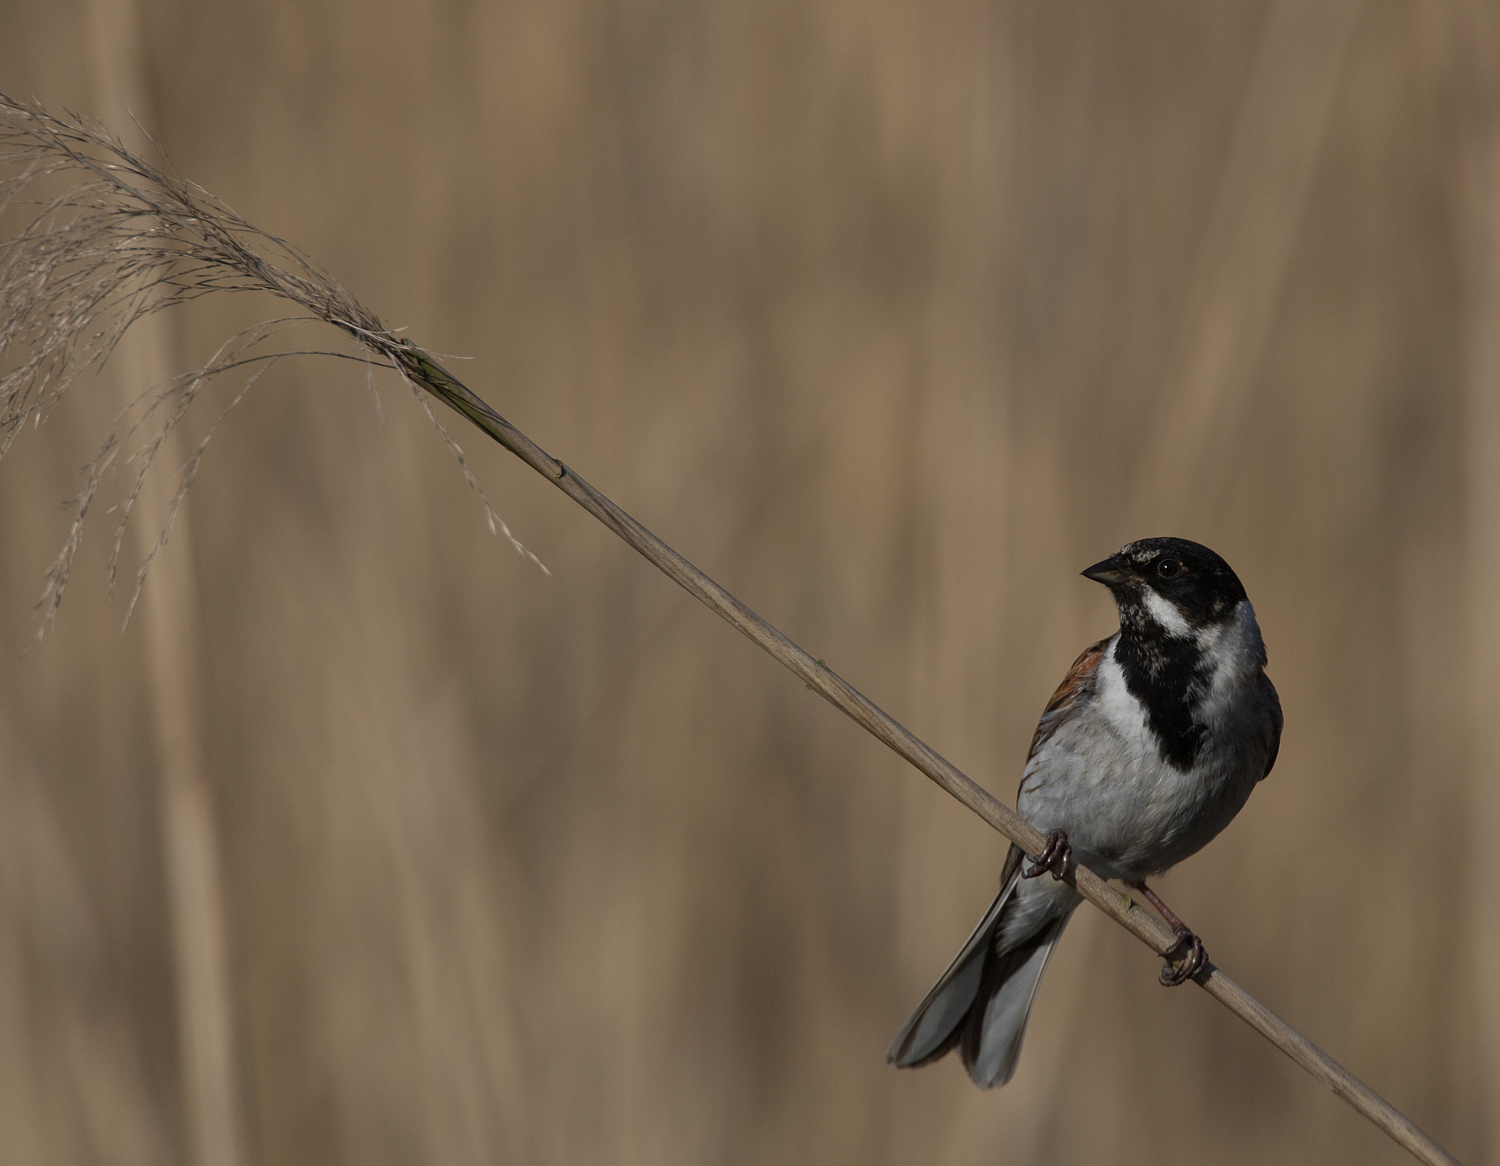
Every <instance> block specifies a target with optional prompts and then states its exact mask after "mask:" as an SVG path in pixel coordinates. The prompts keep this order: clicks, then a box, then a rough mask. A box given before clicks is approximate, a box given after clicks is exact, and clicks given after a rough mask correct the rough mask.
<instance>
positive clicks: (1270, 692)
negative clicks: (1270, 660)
mask: <svg viewBox="0 0 1500 1166" xmlns="http://www.w3.org/2000/svg"><path fill="white" fill-rule="evenodd" d="M1260 690H1261V694H1262V696H1263V698H1264V699H1265V701H1266V703H1267V704H1268V705H1269V706H1270V713H1271V751H1270V753H1269V754H1268V755H1267V756H1266V772H1265V773H1263V774H1261V775H1260V777H1261V780H1262V781H1264V780H1265V779H1266V778H1267V777H1268V776H1269V775H1270V773H1271V767H1272V766H1273V765H1275V764H1276V754H1278V753H1279V752H1281V724H1282V718H1281V697H1279V696H1277V695H1276V686H1275V685H1274V684H1272V683H1271V678H1270V677H1269V676H1267V675H1266V674H1265V673H1264V672H1262V673H1261V674H1260Z"/></svg>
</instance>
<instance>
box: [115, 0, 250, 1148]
mask: <svg viewBox="0 0 1500 1166" xmlns="http://www.w3.org/2000/svg"><path fill="white" fill-rule="evenodd" d="M87 17H88V28H89V34H90V35H89V45H90V50H91V52H90V57H91V61H92V64H93V67H94V78H95V80H94V91H95V100H96V101H97V102H98V103H99V105H100V107H101V109H103V110H107V111H108V112H109V114H111V115H113V116H116V117H122V118H124V117H131V116H135V117H143V116H144V115H145V111H146V109H147V108H148V106H147V100H148V99H147V97H146V93H145V86H144V85H143V84H142V81H141V34H140V12H139V11H138V8H137V5H136V3H135V2H134V0H90V3H89V5H88V13H87ZM131 129H133V130H134V132H133V133H132V132H131ZM125 132H126V133H127V134H129V135H130V137H131V139H132V140H133V142H134V144H136V145H137V146H138V147H139V146H140V145H144V144H145V142H144V139H145V134H144V133H142V132H141V130H140V128H139V126H134V127H131V128H130V129H127V130H126V131H125ZM169 324H170V317H168V316H164V315H153V316H150V317H148V318H146V319H143V320H140V321H139V322H138V323H137V325H136V327H135V328H133V329H132V330H131V331H130V332H129V333H128V334H127V335H125V336H124V337H123V338H122V342H121V345H120V349H119V351H118V353H117V357H118V359H117V361H116V365H115V369H116V373H117V376H116V380H117V381H118V383H119V386H120V392H121V395H122V397H123V400H122V401H121V404H122V406H128V404H129V402H130V401H131V400H133V399H136V398H138V397H140V396H142V395H143V394H146V393H149V392H150V390H151V389H152V387H153V386H155V385H157V384H160V383H162V382H163V381H164V380H165V379H166V378H167V376H168V370H169V369H170V367H171V356H170V354H171V345H172V337H171V335H170V333H169V330H168V329H169ZM179 445H180V442H179V437H178V434H177V433H176V432H171V433H167V434H165V435H164V436H163V440H162V444H161V446H160V452H161V453H163V454H165V455H166V457H167V459H168V461H169V462H179V461H181V459H182V454H181V451H180V449H179ZM171 508H173V501H172V496H171V493H170V489H169V485H168V483H167V482H165V481H164V480H163V479H162V478H161V477H160V476H159V475H151V476H149V477H147V478H145V479H144V480H143V481H142V482H141V483H140V486H139V495H138V497H137V499H136V518H137V521H136V522H135V523H133V524H131V531H130V532H131V536H132V538H131V542H132V546H133V548H134V550H135V552H136V556H137V557H138V558H139V559H141V560H145V559H147V558H148V557H150V556H152V555H153V554H154V553H155V550H156V547H155V545H154V542H153V540H154V539H155V538H156V537H157V532H158V531H161V530H162V529H163V528H164V527H165V526H166V522H167V515H168V513H169V510H170V509H171ZM174 533H175V535H176V539H177V553H176V554H175V555H173V556H171V557H170V558H166V559H163V560H162V561H161V562H160V563H158V564H157V571H156V578H155V579H154V581H153V584H152V587H151V590H150V591H148V592H146V593H144V595H143V599H144V603H143V605H142V609H141V623H142V625H143V626H142V628H141V631H142V632H143V633H144V639H145V647H146V652H145V659H144V660H143V661H142V665H141V667H142V671H143V672H144V673H145V676H144V679H145V682H146V683H145V689H146V691H147V692H148V693H149V694H150V706H151V713H152V729H153V733H154V738H155V740H154V744H155V748H156V754H157V757H158V758H159V775H158V780H157V790H156V793H157V813H158V815H159V817H160V821H161V835H162V839H163V843H164V846H163V849H164V851H165V859H166V863H165V866H166V875H167V892H168V893H167V903H168V908H169V911H170V917H171V921H172V946H173V954H174V956H175V973H176V982H175V985H174V987H175V991H174V995H175V997H176V1003H177V1046H178V1050H179V1055H180V1058H181V1064H182V1071H181V1074H180V1076H181V1089H182V1100H183V1111H184V1114H185V1115H186V1123H187V1128H188V1139H187V1141H188V1146H189V1151H188V1153H189V1161H191V1162H194V1163H196V1164H197V1166H245V1164H246V1163H247V1162H248V1161H249V1150H248V1142H247V1138H246V1130H245V1119H244V1112H243V1105H242V1094H241V1084H240V1074H239V1055H238V1052H237V1047H236V1046H237V1044H238V1041H237V1034H236V1025H235V1015H234V1004H233V1000H234V993H233V984H232V980H231V974H230V957H229V938H228V932H229V925H228V922H227V914H228V913H227V911H226V910H225V905H224V880H223V870H222V867H223V863H222V859H221V847H220V837H219V828H218V822H217V816H216V814H215V811H214V791H213V786H212V784H211V782H210V780H209V775H208V772H207V769H208V766H207V761H206V751H205V748H204V741H203V709H202V703H201V698H200V695H199V694H200V692H201V690H202V675H201V668H200V667H199V661H198V645H199V644H200V643H201V642H202V630H201V622H202V621H201V616H200V614H199V605H198V580H197V577H196V574H195V571H194V567H193V556H192V552H191V530H190V528H189V524H188V523H187V522H186V516H179V518H178V521H177V523H176V529H175V532H174Z"/></svg>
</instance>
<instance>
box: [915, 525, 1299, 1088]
mask: <svg viewBox="0 0 1500 1166" xmlns="http://www.w3.org/2000/svg"><path fill="white" fill-rule="evenodd" d="M1083 574H1084V576H1085V577H1086V578H1089V579H1093V580H1095V581H1097V582H1099V583H1103V584H1104V585H1105V586H1106V587H1108V588H1109V589H1110V592H1111V593H1112V594H1113V595H1114V598H1115V603H1116V605H1117V606H1118V607H1119V610H1120V630H1119V631H1118V632H1116V633H1115V634H1114V635H1112V636H1110V637H1109V638H1108V639H1106V640H1101V641H1099V643H1097V644H1095V645H1093V646H1092V647H1091V648H1089V649H1088V650H1087V651H1085V652H1084V653H1083V655H1081V656H1080V657H1078V659H1077V661H1076V662H1075V663H1074V664H1073V667H1072V669H1071V670H1070V671H1069V673H1068V675H1067V677H1066V678H1065V679H1064V680H1063V682H1062V684H1061V685H1060V686H1059V687H1058V689H1057V691H1056V692H1055V693H1054V694H1053V696H1052V699H1051V700H1050V701H1048V702H1047V707H1046V710H1045V711H1044V712H1043V713H1042V718H1041V721H1040V722H1038V724H1037V727H1036V735H1035V736H1034V737H1033V738H1032V741H1031V752H1030V753H1029V754H1028V756H1027V759H1026V768H1025V770H1024V771H1023V773H1022V776H1021V788H1020V791H1019V793H1018V794H1017V795H1016V810H1017V812H1018V813H1019V814H1020V815H1021V817H1023V818H1024V819H1026V821H1027V822H1029V823H1030V824H1031V825H1032V826H1034V827H1036V829H1037V830H1038V831H1040V832H1041V833H1042V834H1044V835H1046V838H1047V844H1046V847H1045V849H1043V851H1042V852H1041V854H1039V855H1038V856H1037V857H1036V859H1035V860H1034V861H1033V862H1032V863H1030V864H1029V865H1024V866H1023V860H1024V859H1025V855H1023V854H1022V852H1021V850H1020V848H1019V847H1016V846H1014V845H1013V846H1012V847H1011V848H1010V853H1009V855H1008V856H1007V858H1006V860H1005V866H1004V868H1003V871H1002V873H1001V876H1000V893H999V894H998V895H996V896H995V901H994V902H993V903H991V904H990V907H989V910H988V911H986V912H985V913H984V917H983V918H982V919H981V920H980V921H979V926H978V927H976V928H975V929H974V933H973V935H971V936H970V937H969V939H968V942H967V943H965V944H964V946H963V948H962V949H961V950H960V951H959V953H958V955H957V956H956V957H955V958H954V960H953V962H952V963H951V964H950V965H949V966H948V970H947V971H945V972H944V973H943V975H942V977H941V978H940V979H939V980H938V982H937V983H936V984H935V985H934V986H933V989H932V991H930V992H929V993H928V994H927V997H926V999H924V1000H923V1001H922V1003H921V1004H919V1005H918V1006H917V1009H916V1011H915V1012H913V1013H912V1015H911V1017H910V1019H908V1020H907V1022H906V1023H905V1024H904V1025H902V1026H901V1031H900V1032H898V1033H897V1034H896V1037H895V1039H894V1040H892V1041H891V1046H890V1048H889V1049H888V1050H887V1052H886V1060H887V1061H889V1062H890V1063H891V1064H893V1065H895V1066H897V1067H898V1068H903V1069H905V1068H913V1067H916V1066H919V1065H925V1064H928V1063H929V1062H931V1061H935V1060H937V1059H938V1058H939V1057H942V1056H944V1055H945V1054H946V1053H948V1052H949V1051H950V1050H952V1049H953V1048H954V1047H957V1048H958V1050H959V1054H960V1055H961V1056H962V1058H963V1062H964V1067H965V1068H966V1069H968V1071H969V1076H970V1077H971V1078H973V1080H974V1083H975V1084H976V1085H978V1086H980V1087H981V1088H984V1089H991V1088H994V1087H995V1086H998V1085H1004V1084H1005V1083H1006V1082H1007V1081H1009V1080H1010V1079H1011V1077H1012V1076H1013V1075H1014V1073H1015V1071H1016V1062H1017V1060H1018V1059H1019V1058H1020V1055H1021V1042H1022V1039H1023V1038H1024V1037H1025V1035H1026V1021H1027V1018H1028V1017H1029V1016H1030V1015H1031V1004H1032V1001H1033V1000H1034V999H1035V998H1036V990H1037V985H1038V984H1039V983H1040V982H1041V977H1042V972H1043V970H1044V969H1045V968H1046V966H1047V960H1048V958H1049V957H1050V956H1051V954H1052V949H1053V947H1054V946H1055V945H1056V944H1057V940H1058V938H1059V937H1060V936H1061V935H1062V932H1063V928H1064V927H1066V926H1067V923H1068V919H1069V918H1070V917H1071V915H1072V914H1073V909H1074V908H1075V907H1076V906H1078V904H1079V903H1080V902H1081V901H1082V900H1081V898H1080V897H1079V895H1078V892H1077V891H1075V890H1074V889H1073V888H1072V886H1070V885H1069V884H1068V883H1066V882H1064V881H1062V880H1063V876H1064V875H1065V874H1066V873H1067V870H1068V868H1069V865H1070V864H1071V863H1073V862H1074V861H1075V860H1076V861H1077V862H1080V863H1083V864H1084V865H1086V866H1088V867H1089V868H1090V869H1091V870H1093V871H1094V873H1096V874H1098V875H1099V876H1100V877H1101V878H1113V879H1121V880H1123V881H1124V882H1125V884H1126V885H1127V886H1130V887H1132V888H1134V889H1136V890H1138V891H1140V892H1141V893H1142V894H1143V895H1144V896H1145V897H1146V898H1147V899H1149V900H1150V901H1151V903H1152V904H1153V905H1154V906H1155V907H1156V909H1157V910H1158V911H1160V912H1161V914H1162V917H1163V918H1164V919H1165V920H1166V921H1167V923H1168V924H1169V925H1170V926H1171V927H1172V928H1173V930H1174V931H1176V933H1177V936H1178V943H1177V946H1176V947H1175V948H1174V949H1173V951H1172V952H1170V953H1168V954H1169V955H1171V956H1173V957H1174V958H1175V959H1176V960H1177V961H1178V962H1176V963H1175V965H1174V964H1171V963H1169V964H1168V965H1167V966H1165V967H1163V968H1162V982H1163V983H1164V984H1168V985H1176V984H1182V983H1186V982H1187V981H1188V980H1189V979H1191V978H1192V977H1193V976H1195V975H1197V974H1198V972H1199V971H1201V970H1202V968H1203V966H1204V964H1205V963H1206V962H1207V959H1208V957H1207V954H1206V953H1205V952H1204V950H1203V944H1202V941H1200V940H1199V939H1198V937H1197V936H1196V935H1194V934H1193V933H1192V932H1191V931H1190V930H1189V929H1188V928H1187V927H1186V925H1184V924H1183V922H1182V921H1181V920H1180V919H1178V918H1177V916H1176V915H1174V914H1173V913H1172V911H1171V910H1170V909H1169V908H1168V907H1167V905H1166V904H1165V903H1163V902H1162V901H1161V900H1160V899H1159V898H1157V896H1156V894H1155V893H1154V892H1153V891H1152V890H1151V889H1150V888H1149V887H1147V886H1146V881H1145V880H1146V878H1147V877H1148V876H1154V875H1159V874H1161V873H1163V872H1164V871H1167V870H1169V869H1170V868H1171V867H1173V866H1175V865H1176V864H1177V863H1179V862H1181V861H1182V860H1183V859H1185V858H1187V857H1188V856H1189V855H1191V854H1194V853H1196V852H1197V851H1198V850H1200V849H1201V848H1202V847H1203V846H1204V845H1206V844H1207V843H1208V842H1209V841H1210V840H1211V839H1212V838H1213V837H1214V836H1215V835H1216V834H1218V833H1219V831H1220V830H1222V829H1224V827H1225V826H1227V825H1228V824H1229V820H1230V819H1231V818H1233V817H1234V816H1235V814H1237V813H1239V811H1240V807H1242V806H1243V805H1244V804H1245V802H1246V800H1247V799H1248V798H1249V797H1250V791H1251V790H1253V789H1254V788H1255V784H1256V783H1257V782H1258V781H1260V779H1261V778H1263V777H1265V776H1266V774H1268V773H1269V772H1270V771H1271V766H1272V765H1274V764H1275V762H1276V751H1277V748H1278V746H1279V745H1280V742H1281V702H1280V700H1278V699H1277V696H1276V689H1275V687H1274V686H1273V685H1272V684H1271V681H1270V678H1269V677H1267V676H1266V674H1265V670H1264V669H1265V663H1266V650H1265V646H1264V644H1263V643H1262V642H1261V636H1260V626H1259V625H1258V624H1257V623H1256V622H1255V610H1254V609H1253V608H1252V607H1251V606H1250V600H1249V599H1248V598H1247V597H1246V595H1245V588H1244V587H1243V586H1242V585H1241V583H1240V581H1239V578H1238V577H1237V576H1236V575H1235V573H1234V572H1233V571H1232V570H1230V568H1229V564H1228V563H1226V562H1225V561H1224V560H1223V559H1221V558H1220V557H1219V556H1218V555H1216V554H1214V552H1213V551H1211V550H1209V549H1208V548H1207V547H1205V546H1200V545H1199V544H1198V543H1194V542H1188V541H1187V540H1186V539H1180V538H1149V539H1142V540H1140V541H1139V542H1133V543H1130V544H1128V545H1126V546H1125V547H1122V548H1121V549H1120V551H1119V552H1118V553H1117V554H1114V555H1111V556H1110V557H1109V558H1107V559H1105V560H1104V561H1103V562H1100V563H1095V564H1094V565H1093V566H1092V567H1090V568H1089V569H1088V570H1086V571H1084V572H1083ZM1048 872H1050V873H1051V874H1052V876H1053V877H1052V878H1051V879H1046V880H1042V879H1038V878H1037V876H1038V875H1041V874H1045V873H1048Z"/></svg>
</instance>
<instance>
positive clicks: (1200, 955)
mask: <svg viewBox="0 0 1500 1166" xmlns="http://www.w3.org/2000/svg"><path fill="white" fill-rule="evenodd" d="M1125 885H1126V886H1127V887H1133V888H1135V889H1136V890H1137V891H1140V893H1141V894H1143V895H1145V896H1146V898H1147V899H1148V900H1150V903H1151V905H1152V906H1153V907H1155V908H1156V910H1157V913H1158V914H1160V915H1161V917H1162V918H1163V919H1165V920H1166V921H1167V926H1168V927H1170V928H1171V929H1172V930H1173V931H1174V932H1175V933H1176V935H1177V942H1176V943H1174V944H1173V945H1172V946H1171V947H1169V948H1168V949H1167V951H1166V952H1165V955H1166V959H1167V962H1166V963H1164V964H1162V966H1161V982H1162V983H1163V984H1165V985H1166V986H1167V987H1168V988H1175V987H1177V985H1179V984H1186V983H1187V982H1188V981H1189V980H1191V979H1192V978H1193V977H1194V976H1196V975H1197V974H1198V973H1199V972H1201V971H1202V970H1203V967H1204V965H1205V964H1207V963H1208V952H1206V951H1204V950H1203V941H1202V940H1201V939H1199V938H1198V937H1197V936H1196V935H1194V934H1193V932H1192V929H1191V928H1190V927H1188V925H1187V924H1186V923H1184V922H1183V921H1182V920H1181V919H1179V918H1177V913H1176V912H1175V911H1173V910H1172V908H1170V907H1168V906H1167V905H1166V904H1165V903H1163V902H1162V901H1161V897H1160V896H1159V895H1157V893H1156V892H1155V891H1153V890H1152V889H1151V888H1150V887H1148V886H1147V885H1146V880H1145V879H1136V880H1134V881H1131V880H1129V879H1127V880H1126V881H1125ZM1184 949H1186V950H1185V951H1184ZM1179 953H1180V954H1181V955H1182V957H1183V958H1182V963H1181V964H1179V965H1177V966H1175V967H1174V966H1173V964H1172V960H1173V958H1174V957H1175V956H1176V955H1178V954H1179Z"/></svg>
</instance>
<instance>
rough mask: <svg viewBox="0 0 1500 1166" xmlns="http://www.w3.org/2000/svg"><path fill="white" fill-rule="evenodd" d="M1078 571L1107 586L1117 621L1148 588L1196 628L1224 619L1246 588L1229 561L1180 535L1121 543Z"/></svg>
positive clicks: (1139, 603)
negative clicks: (1112, 600) (1104, 557)
mask: <svg viewBox="0 0 1500 1166" xmlns="http://www.w3.org/2000/svg"><path fill="white" fill-rule="evenodd" d="M1083 575H1084V578H1086V579H1093V580H1095V581H1096V582H1099V583H1103V584H1104V585H1105V586H1106V587H1108V588H1109V589H1110V591H1111V592H1112V593H1113V594H1114V597H1115V602H1116V603H1117V604H1118V605H1119V608H1120V617H1121V620H1122V622H1123V621H1124V620H1125V618H1126V616H1127V613H1128V612H1130V611H1133V610H1134V611H1139V610H1140V609H1141V608H1142V607H1145V606H1148V599H1149V596H1148V594H1147V593H1148V592H1154V593H1155V594H1157V595H1159V596H1160V597H1161V598H1162V599H1165V600H1166V601H1167V602H1168V603H1170V604H1171V605H1172V606H1173V607H1174V608H1176V610H1177V612H1178V613H1179V614H1180V615H1181V616H1182V618H1183V619H1184V620H1186V621H1187V623H1188V624H1190V625H1193V626H1195V627H1202V626H1204V625H1206V624H1212V623H1217V622H1219V621H1220V620H1223V619H1227V618H1228V617H1229V615H1230V614H1231V613H1232V612H1233V611H1234V609H1235V608H1236V607H1237V606H1238V605H1239V604H1240V602H1241V601H1242V600H1243V599H1244V598H1245V588H1244V586H1243V585H1242V584H1241V583H1240V580H1239V576H1237V575H1236V574H1235V573H1234V572H1233V571H1232V570H1230V568H1229V564H1228V563H1226V562H1225V561H1224V560H1223V559H1221V558H1219V556H1218V555H1216V554H1214V552H1213V551H1211V550H1209V549H1208V548H1207V547H1206V546H1203V545H1202V544H1201V543H1195V542H1189V541H1188V540H1187V539H1185V538H1143V539H1140V540H1138V541H1136V542H1133V543H1126V544H1125V546H1123V547H1121V548H1120V549H1119V550H1118V551H1117V552H1115V553H1114V554H1113V555H1111V556H1110V557H1109V558H1107V559H1105V560H1104V561H1103V562H1101V563H1095V564H1094V565H1093V566H1092V567H1090V568H1089V569H1088V570H1087V571H1085V572H1083Z"/></svg>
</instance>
